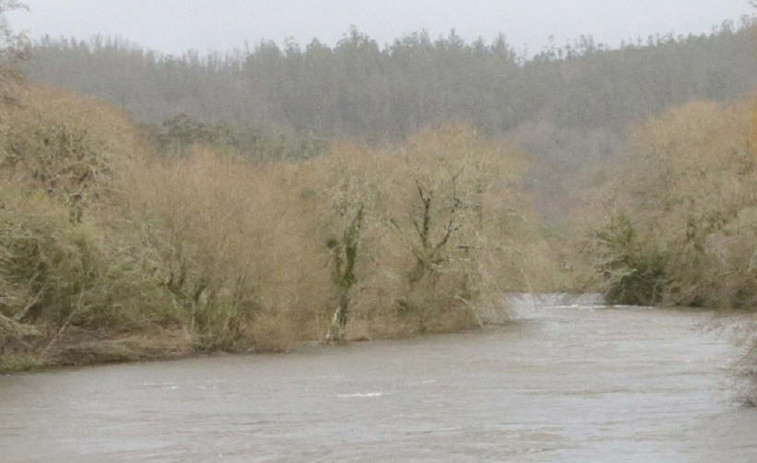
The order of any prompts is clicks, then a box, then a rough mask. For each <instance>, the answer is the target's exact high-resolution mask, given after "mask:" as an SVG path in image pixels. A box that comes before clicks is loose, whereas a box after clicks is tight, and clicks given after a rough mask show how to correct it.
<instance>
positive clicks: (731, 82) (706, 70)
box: [23, 20, 757, 217]
mask: <svg viewBox="0 0 757 463" xmlns="http://www.w3.org/2000/svg"><path fill="white" fill-rule="evenodd" d="M754 42H755V35H754V31H753V29H752V28H751V27H750V24H749V23H748V22H747V21H746V20H745V21H744V22H743V23H742V24H741V25H739V26H734V25H732V24H729V23H725V24H723V25H722V26H721V27H719V28H716V29H715V30H713V32H712V33H711V34H710V35H707V36H687V37H682V36H681V37H675V36H671V35H668V36H657V37H650V38H648V39H647V40H641V39H638V40H636V41H634V42H629V43H627V44H625V45H623V46H622V47H621V48H620V49H617V50H609V49H607V48H606V47H604V46H602V45H598V44H596V43H595V42H594V41H593V40H592V39H591V38H589V37H582V38H581V39H579V40H577V41H575V43H573V44H571V45H567V46H563V47H558V46H554V47H552V48H549V49H546V50H543V51H542V52H541V53H539V54H537V55H536V56H533V57H530V58H528V59H525V58H523V57H522V56H519V55H518V54H517V53H516V52H515V51H514V49H513V47H511V46H510V45H509V44H508V43H507V42H506V40H505V38H504V37H503V36H501V37H499V38H498V39H496V40H494V41H493V42H491V43H487V42H484V41H482V40H479V41H476V42H474V43H466V42H465V41H464V40H463V39H461V38H460V37H459V36H457V35H455V34H454V32H453V33H451V34H449V35H448V36H447V37H443V38H439V39H433V38H431V37H430V36H429V35H428V34H425V33H416V34H411V35H407V36H405V37H403V38H401V39H398V40H396V41H395V42H394V43H392V44H389V45H386V46H381V45H379V44H378V43H377V42H376V41H374V40H372V39H371V38H370V37H368V36H366V35H364V34H362V33H360V32H359V31H357V30H354V29H353V30H351V31H349V32H348V33H347V34H345V36H344V39H343V40H341V41H340V42H339V43H338V44H337V45H336V46H334V47H329V46H326V45H324V44H322V43H319V42H318V41H317V40H314V41H313V42H312V43H310V44H308V45H307V46H305V47H300V46H299V45H298V44H296V43H287V44H285V45H284V46H283V47H281V46H278V45H277V44H275V43H272V42H264V43H260V44H258V45H257V46H255V47H247V48H245V49H240V50H237V51H234V52H231V53H227V54H209V55H201V54H199V53H196V52H188V53H186V54H185V55H183V56H180V57H177V56H164V55H161V54H159V53H156V52H153V51H149V50H145V49H142V48H140V47H139V46H137V45H133V44H130V43H128V42H125V41H119V40H110V39H102V38H95V39H92V40H90V41H77V40H73V39H72V40H66V39H60V40H54V39H46V40H43V41H41V42H39V43H37V44H36V46H34V47H33V50H32V54H31V56H32V58H31V59H30V60H29V61H28V62H27V63H26V64H25V65H24V68H23V69H24V71H25V73H26V75H27V76H28V77H29V78H30V79H31V80H32V81H37V82H46V83H49V84H52V85H55V86H59V87H66V88H70V89H74V90H77V91H79V92H81V93H85V94H91V95H95V96H97V97H99V98H103V99H106V100H109V101H111V102H114V103H116V104H118V105H119V106H121V107H123V108H125V109H126V110H127V111H128V112H130V113H131V114H132V115H133V117H134V118H135V119H136V120H137V121H140V122H142V123H147V124H152V125H155V126H156V127H157V132H156V135H157V136H158V138H160V139H161V142H163V143H172V144H178V145H180V148H182V149H185V148H186V147H188V146H190V145H191V143H193V142H195V141H197V138H198V137H200V138H202V139H203V140H202V141H213V142H217V141H221V142H223V143H225V144H233V145H234V148H235V149H239V150H241V151H243V152H247V153H248V154H250V155H254V156H258V157H259V156H261V155H263V156H270V157H275V158H281V157H287V158H292V157H295V158H299V157H306V156H309V155H312V154H316V153H321V152H322V151H323V148H324V146H326V144H327V141H329V140H333V139H334V138H350V139H358V140H364V141H369V142H373V143H376V142H382V141H386V140H390V141H396V140H401V139H403V138H405V137H407V136H408V135H409V134H412V133H416V132H417V131H418V130H420V129H422V128H424V127H427V126H428V125H430V124H434V123H444V122H449V121H461V122H466V123H470V124H472V125H474V126H475V127H477V128H479V129H483V130H485V131H486V132H488V133H489V134H491V135H507V136H509V137H512V138H514V139H516V140H518V141H519V142H520V143H521V145H522V147H523V148H524V150H525V151H527V152H528V153H530V155H531V157H532V158H533V159H534V160H535V161H537V162H534V163H532V168H531V172H530V174H529V176H528V185H529V188H530V190H531V191H533V192H534V193H535V196H536V199H537V208H538V210H539V211H540V212H541V214H542V216H544V217H555V216H557V217H560V216H563V215H564V212H565V211H566V208H567V207H568V206H569V204H571V203H572V202H573V201H572V200H571V198H570V192H571V191H572V190H574V189H575V188H574V185H575V183H576V182H579V183H580V182H582V181H583V180H576V179H574V177H575V175H574V174H576V173H577V172H578V171H579V170H580V169H581V168H582V167H584V166H586V165H590V164H594V163H596V162H598V161H601V160H603V159H607V158H610V157H613V156H614V155H615V154H617V153H618V152H619V151H621V147H622V145H623V140H624V138H625V133H624V131H625V129H626V127H627V126H628V125H629V124H631V123H638V122H642V121H644V120H646V119H648V118H649V117H652V116H654V115H657V114H659V113H661V112H662V111H664V110H665V109H666V108H668V107H671V106H675V105H680V104H683V103H685V102H687V101H690V100H693V99H710V100H716V101H723V100H727V101H730V100H734V99H737V98H739V97H741V96H743V95H744V94H746V93H749V92H750V91H751V90H752V89H753V88H754V87H755V86H757V55H755V53H753V50H754ZM177 116H180V117H177ZM208 124H210V125H208ZM200 135H202V136H200Z"/></svg>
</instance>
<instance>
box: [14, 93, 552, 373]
mask: <svg viewBox="0 0 757 463" xmlns="http://www.w3.org/2000/svg"><path fill="white" fill-rule="evenodd" d="M17 101H18V103H17V105H14V106H7V107H6V108H5V109H6V112H5V114H4V117H3V121H2V122H3V125H2V128H3V130H2V144H1V146H2V148H3V151H2V153H1V154H2V157H0V260H2V262H1V263H2V270H0V315H2V319H1V321H2V323H0V338H2V342H0V356H2V359H3V360H2V362H4V363H5V364H6V366H7V365H10V364H12V363H15V364H19V361H18V359H19V358H30V359H31V361H29V362H27V361H24V362H21V364H23V365H28V364H30V363H31V364H44V363H72V362H73V363H75V362H80V361H103V360H123V359H130V358H144V357H148V358H151V357H154V356H160V355H162V354H163V355H165V354H166V353H168V352H170V353H172V354H174V353H180V352H186V351H187V350H188V349H190V348H194V349H200V350H209V349H211V350H212V349H226V350H240V349H273V350H282V349H287V348H289V347H290V346H291V345H293V344H294V343H297V342H302V341H308V340H321V339H323V338H324V336H326V335H327V333H328V337H329V339H333V340H338V339H344V338H348V339H352V338H366V337H368V338H370V337H375V336H388V335H398V334H408V333H414V332H429V331H448V330H454V329H459V328H464V327H468V326H475V325H477V324H480V323H481V319H480V314H481V313H482V311H483V310H484V309H493V310H500V309H501V307H500V301H499V295H500V294H501V292H502V291H504V290H508V289H509V290H513V289H525V287H526V283H527V281H528V280H529V279H528V278H527V277H526V276H525V275H524V272H523V268H522V264H524V263H525V259H524V252H525V251H524V250H525V249H526V248H527V247H528V246H532V245H534V243H535V242H536V241H537V239H536V227H535V224H534V221H533V220H532V217H531V215H530V213H529V210H530V203H529V201H528V198H527V197H526V196H525V195H524V194H523V193H522V191H521V188H520V183H519V182H520V181H519V179H520V178H521V176H522V174H523V172H524V171H525V167H526V163H525V161H524V158H523V157H522V156H521V155H520V154H518V152H517V150H516V149H515V148H514V147H513V146H511V145H509V144H507V143H505V142H503V141H500V140H495V139H488V138H486V137H484V136H482V135H481V134H479V133H478V132H477V131H476V130H475V129H473V128H472V127H469V126H465V125H448V126H443V127H438V128H435V129H428V130H426V131H423V132H421V133H419V134H418V135H416V136H414V137H412V138H410V139H409V140H407V141H406V142H404V143H402V144H400V145H397V146H392V147H385V148H375V147H367V146H359V145H351V144H341V145H335V146H333V147H332V148H331V149H330V152H329V153H326V154H323V155H321V156H316V157H313V158H311V159H307V160H301V161H297V162H292V161H285V160H283V161H275V162H274V161H252V160H250V159H249V157H248V156H244V157H243V156H241V155H238V154H234V152H233V150H232V149H231V148H230V147H226V148H224V149H223V151H222V152H218V151H214V148H212V147H204V146H202V145H199V144H194V145H188V146H187V147H186V148H185V152H184V155H183V156H163V155H159V154H156V153H154V152H153V151H152V150H153V149H154V148H152V147H151V146H150V145H149V143H148V141H147V139H146V138H145V137H143V136H142V135H141V134H140V133H139V132H138V131H136V130H135V129H134V128H133V127H132V125H131V124H130V122H129V121H128V119H127V118H126V117H124V116H123V115H122V114H121V113H120V112H119V111H118V110H116V109H114V108H111V107H109V106H107V105H103V104H101V103H98V102H94V101H90V100H84V99H81V98H79V97H77V96H75V95H71V94H67V93H63V92H58V91H55V90H52V89H47V88H39V87H27V88H24V90H23V92H20V93H19V96H18V99H17ZM24 356H25V357H24Z"/></svg>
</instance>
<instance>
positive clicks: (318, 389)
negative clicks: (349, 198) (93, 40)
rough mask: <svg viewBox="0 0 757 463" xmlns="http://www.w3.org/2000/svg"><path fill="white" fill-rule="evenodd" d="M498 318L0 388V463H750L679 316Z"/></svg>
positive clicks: (523, 312) (526, 303)
mask: <svg viewBox="0 0 757 463" xmlns="http://www.w3.org/2000/svg"><path fill="white" fill-rule="evenodd" d="M514 300H515V302H516V314H517V315H516V320H515V321H514V322H512V323H508V324H502V325H497V326H491V327H487V328H486V329H483V330H479V331H472V332H465V333H459V334H452V335H438V336H426V337H418V338H413V339H406V340H390V341H378V342H369V343H359V344H352V345H347V346H334V347H308V348H303V349H301V350H298V351H297V352H295V353H291V354H286V355H252V356H213V357H211V358H195V359H189V360H181V361H174V362H161V363H149V364H131V365H114V366H104V367H95V368H81V369H64V370H53V371H48V372H42V373H36V374H19V375H8V376H3V377H0V462H3V463H16V462H72V463H76V462H93V463H94V462H97V463H102V462H161V463H162V462H213V461H218V462H300V461H301V462H330V463H331V462H359V461H360V462H405V461H408V462H438V461H452V462H467V461H470V462H482V461H491V462H499V461H504V462H560V463H569V462H645V463H648V462H708V463H709V462H726V461H727V462H753V461H757V437H756V436H757V411H755V410H754V409H751V408H747V407H744V406H742V405H740V404H739V403H738V402H737V401H735V400H734V398H733V394H732V392H731V391H732V390H733V384H732V382H733V379H732V377H731V374H730V366H731V364H732V362H733V361H734V360H735V359H736V358H737V357H738V349H737V348H736V347H734V346H732V345H731V343H730V342H729V341H728V339H727V337H725V336H723V335H722V334H721V333H717V332H712V331H711V330H706V329H703V327H706V326H707V325H708V320H709V318H710V317H711V315H710V314H708V313H703V312H695V311H672V310H660V309H645V308H606V307H602V306H600V305H597V304H596V302H595V301H593V300H592V299H591V298H589V299H586V298H584V299H576V300H567V299H566V298H565V297H563V298H554V297H553V298H542V299H539V300H535V301H531V300H529V299H528V298H525V297H520V298H514Z"/></svg>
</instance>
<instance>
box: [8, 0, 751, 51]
mask: <svg viewBox="0 0 757 463" xmlns="http://www.w3.org/2000/svg"><path fill="white" fill-rule="evenodd" d="M25 3H26V4H27V5H28V6H29V7H30V11H29V12H14V13H12V14H11V15H10V20H11V25H12V27H13V28H14V29H16V30H26V31H28V32H29V33H30V35H31V36H32V37H41V36H44V35H46V34H49V35H51V36H53V37H59V36H67V37H68V36H74V37H77V38H89V37H91V36H93V35H95V34H98V33H101V34H105V35H112V36H119V37H121V38H124V39H128V40H130V41H132V42H134V43H137V44H140V45H143V46H147V47H149V48H152V49H155V50H159V51H162V52H166V53H175V54H178V53H181V52H183V51H185V50H187V49H190V48H193V49H196V50H200V51H203V52H204V51H211V50H220V51H223V50H229V49H233V48H235V47H237V48H238V47H242V46H243V45H244V43H245V42H249V43H251V44H255V43H257V42H259V41H260V40H262V39H270V40H275V41H277V42H279V43H282V42H283V41H284V39H285V38H287V37H293V38H294V39H295V40H296V41H298V42H300V43H303V44H305V43H308V42H310V40H312V39H313V38H314V37H315V38H318V39H320V40H321V41H323V42H326V43H328V44H330V45H332V44H334V43H335V42H336V41H338V40H339V39H340V38H341V37H342V36H343V34H344V33H345V32H346V31H347V30H348V28H349V27H350V25H355V26H357V27H358V29H360V30H361V31H363V32H365V33H367V34H368V35H370V36H371V37H373V38H375V39H376V40H378V42H379V43H381V44H386V43H390V42H391V41H392V40H393V39H394V38H397V37H399V36H401V35H403V34H405V33H408V32H413V31H419V30H421V29H426V30H428V31H429V32H430V34H431V36H432V37H438V36H439V35H441V34H446V33H448V32H449V31H450V30H451V29H453V28H454V29H455V30H456V31H457V33H458V34H459V35H461V36H462V37H464V38H465V39H467V40H473V39H476V38H477V37H483V38H485V39H487V40H491V39H492V38H494V37H495V36H496V35H497V33H499V32H502V33H504V34H505V35H506V36H507V39H508V42H509V43H510V44H511V45H512V46H513V47H514V48H515V49H516V50H517V51H519V52H523V51H524V50H525V48H526V47H527V48H528V50H529V51H530V52H533V51H535V50H539V49H541V48H542V47H543V46H545V45H546V44H547V43H548V37H549V36H550V35H554V37H555V38H556V40H557V42H558V43H559V44H563V43H565V42H566V41H568V40H570V39H574V38H577V37H578V36H580V35H581V34H590V35H593V36H594V38H595V39H596V40H597V41H598V42H603V43H607V44H610V45H613V46H614V45H617V44H618V43H619V42H620V41H621V40H623V39H629V38H634V37H642V38H646V37H647V36H648V35H650V34H655V33H666V32H671V31H672V32H675V33H677V34H680V33H690V32H694V33H700V32H710V31H711V29H712V26H714V25H716V24H720V23H722V22H723V21H724V20H734V21H738V20H739V19H740V18H741V17H742V16H743V15H746V14H750V15H751V14H753V13H754V11H755V10H754V8H752V7H750V6H749V2H748V0H26V2H25Z"/></svg>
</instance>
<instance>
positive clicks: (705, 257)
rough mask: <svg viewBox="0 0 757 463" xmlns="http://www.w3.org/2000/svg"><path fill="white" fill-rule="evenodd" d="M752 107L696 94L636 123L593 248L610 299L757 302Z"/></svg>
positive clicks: (606, 192)
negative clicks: (701, 98)
mask: <svg viewBox="0 0 757 463" xmlns="http://www.w3.org/2000/svg"><path fill="white" fill-rule="evenodd" d="M752 107H753V103H751V102H745V103H742V104H736V105H732V106H721V105H717V104H715V103H709V102H694V103H690V104H688V105H686V106H683V107H681V108H676V109H672V110H670V111H668V112H666V113H665V114H663V115H661V116H660V117H658V118H655V119H652V120H651V121H649V122H647V123H645V124H642V125H640V126H637V127H636V128H634V129H633V130H632V131H631V132H630V135H629V143H628V146H629V153H628V156H627V158H626V159H625V161H624V162H623V163H622V164H621V165H620V166H619V167H617V168H616V169H615V170H614V175H611V176H610V178H611V179H610V180H609V181H608V182H606V184H605V185H604V186H603V188H601V189H600V190H599V193H598V194H597V198H600V197H601V198H604V199H605V200H606V202H607V203H608V207H607V208H606V210H607V215H606V217H607V218H606V219H604V221H605V225H601V227H600V228H599V229H596V230H595V231H594V233H593V237H594V241H593V247H592V249H593V250H594V252H593V255H594V256H595V258H596V259H598V260H597V261H596V264H597V267H598V269H599V270H600V271H601V272H602V273H603V276H604V277H605V285H606V286H605V288H606V291H607V294H608V296H609V297H610V299H612V300H615V301H617V302H623V303H641V304H651V303H655V302H658V301H663V302H664V303H666V304H671V305H684V306H686V305H688V306H709V307H744V308H747V307H749V308H752V307H755V305H757V265H756V264H757V257H756V256H757V241H755V232H756V231H757V220H756V219H757V209H756V208H755V204H757V172H756V171H755V165H756V164H757V144H756V142H757V137H756V136H755V133H756V130H757V125H756V124H755V121H754V119H753V111H752ZM597 219H598V217H597V216H596V215H595V216H593V218H592V220H597ZM599 220H601V219H599Z"/></svg>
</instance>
